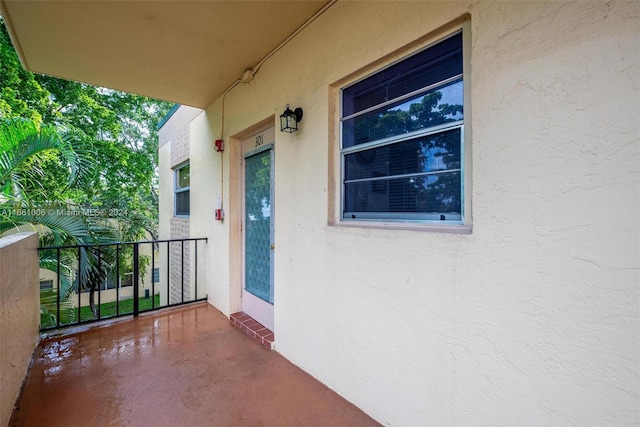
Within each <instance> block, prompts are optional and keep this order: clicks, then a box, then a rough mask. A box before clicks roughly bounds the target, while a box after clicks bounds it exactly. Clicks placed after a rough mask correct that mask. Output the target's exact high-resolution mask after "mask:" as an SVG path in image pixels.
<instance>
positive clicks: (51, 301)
mask: <svg viewBox="0 0 640 427" xmlns="http://www.w3.org/2000/svg"><path fill="white" fill-rule="evenodd" d="M199 242H204V243H205V244H206V243H207V239H206V238H191V239H169V240H146V241H138V242H113V243H104V244H100V245H67V246H50V247H42V248H38V250H39V252H40V255H41V268H45V269H48V270H50V271H51V272H52V273H53V272H55V279H54V281H55V286H52V289H51V290H45V291H44V292H43V290H42V289H41V294H40V306H41V317H40V319H41V321H40V330H41V331H48V330H52V329H59V328H64V327H68V326H75V325H79V324H84V323H90V322H97V321H100V320H105V319H108V318H115V317H122V316H129V315H133V316H134V317H137V316H138V315H139V314H140V313H144V312H148V311H153V310H158V309H161V308H167V307H175V306H179V305H183V304H189V303H193V302H198V301H205V300H206V299H207V296H206V295H204V296H203V297H199V295H198V273H199V271H198V243H199ZM178 244H179V245H180V246H179V248H177V246H178ZM185 245H186V248H187V250H188V251H189V252H188V253H186V254H185ZM145 246H148V247H149V248H150V249H151V250H150V254H149V255H141V254H140V249H141V248H143V247H145ZM191 248H193V253H191ZM163 250H164V251H166V253H165V254H164V256H165V257H166V266H165V267H166V268H164V269H163V268H162V266H160V265H158V267H157V270H156V260H157V256H159V255H160V254H161V252H162V251H163ZM185 255H186V260H187V263H186V264H187V269H185ZM43 259H45V262H43ZM191 261H193V263H192V262H191ZM178 262H179V264H180V267H179V271H176V270H177V269H178V268H176V266H177V264H178ZM53 264H55V270H53V269H50V268H48V267H53ZM192 266H193V270H192V269H191V267H192ZM128 270H130V272H129V271H128ZM156 271H157V273H158V274H157V276H156ZM123 273H124V275H131V281H130V283H128V284H126V285H125V286H124V288H128V287H129V286H130V287H131V288H132V289H131V294H132V295H131V298H128V297H127V296H126V295H125V296H124V298H123V295H122V290H123ZM142 275H144V276H145V277H150V279H151V280H150V284H145V295H144V297H143V298H141V296H140V279H141V276H142ZM185 275H186V276H188V277H187V280H188V282H187V286H188V287H187V288H186V289H185ZM156 278H158V282H159V283H158V286H156V283H157V282H156ZM163 282H164V283H163ZM149 288H150V289H149ZM114 290H115V292H114ZM105 291H111V292H110V294H111V295H105V298H108V297H110V298H109V299H112V300H113V301H108V302H106V303H103V301H102V299H103V295H102V294H103V292H105ZM149 291H150V292H149ZM114 293H115V298H114V295H113V294H114ZM74 294H75V295H74ZM85 294H88V300H89V301H88V303H86V304H84V305H83V303H82V300H83V295H85ZM96 295H97V301H96ZM74 296H75V297H76V298H77V301H76V302H77V304H74V300H72V298H73V297H74ZM85 299H87V298H85ZM141 300H142V305H141ZM129 306H130V308H129Z"/></svg>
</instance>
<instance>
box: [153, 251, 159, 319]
mask: <svg viewBox="0 0 640 427" xmlns="http://www.w3.org/2000/svg"><path fill="white" fill-rule="evenodd" d="M155 249H156V246H155V243H151V310H155V309H156V273H155V271H156V268H155V267H156V251H155ZM159 274H160V271H158V275H159Z"/></svg>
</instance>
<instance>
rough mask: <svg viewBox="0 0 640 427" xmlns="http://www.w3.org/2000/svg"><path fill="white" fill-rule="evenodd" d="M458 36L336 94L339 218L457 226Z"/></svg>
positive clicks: (460, 196) (460, 166)
mask: <svg viewBox="0 0 640 427" xmlns="http://www.w3.org/2000/svg"><path fill="white" fill-rule="evenodd" d="M462 44H463V39H462V32H459V33H456V34H454V35H452V36H450V37H448V38H447V39H445V40H443V41H440V42H439V43H437V44H435V45H432V46H431V47H429V48H427V49H425V50H423V51H421V52H419V53H417V54H415V55H413V56H410V57H408V58H406V59H404V60H402V61H400V62H397V63H395V64H394V65H392V66H390V67H388V68H385V69H383V70H381V71H378V72H377V73H375V74H373V75H371V76H369V77H367V78H365V79H363V80H361V81H358V82H356V83H354V84H352V85H351V86H348V87H346V88H343V89H342V113H341V147H340V155H341V162H342V179H343V182H342V219H343V220H365V221H412V222H436V221H437V222H439V223H441V222H446V223H453V224H462V223H463V221H464V212H463V209H464V180H463V170H464V149H463V147H464V144H463V142H464V111H463V105H464V102H463V52H462Z"/></svg>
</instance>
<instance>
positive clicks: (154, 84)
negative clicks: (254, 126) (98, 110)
mask: <svg viewBox="0 0 640 427" xmlns="http://www.w3.org/2000/svg"><path fill="white" fill-rule="evenodd" d="M327 3H328V1H326V0H320V1H100V0H92V1H87V0H82V1H81V0H74V1H30V0H0V12H1V14H2V16H3V17H4V19H5V23H6V25H7V27H8V28H9V32H10V34H11V38H12V40H13V43H14V45H15V47H16V50H17V51H18V55H19V56H20V58H21V60H22V63H23V65H24V67H25V68H27V69H29V70H31V71H33V72H37V73H42V74H49V75H52V76H56V77H61V78H64V79H69V80H77V81H82V82H86V83H91V84H94V85H98V86H104V87H109V88H113V89H118V90H122V91H127V92H133V93H138V94H142V95H146V96H150V97H154V98H160V99H164V100H167V101H172V102H177V103H180V104H184V105H190V106H194V107H199V108H205V107H207V106H209V105H210V104H211V103H212V102H213V101H214V100H215V99H216V98H217V97H218V96H219V95H220V94H221V93H222V92H223V91H224V90H225V89H226V88H227V87H228V86H229V85H231V84H232V83H233V82H234V81H236V80H237V79H239V78H240V77H241V76H242V74H243V72H244V71H245V70H246V69H249V68H253V67H254V66H255V65H256V64H257V63H258V62H260V60H261V59H263V58H264V57H265V56H266V55H267V54H268V53H269V52H271V51H272V50H273V49H274V48H275V47H276V46H278V45H279V44H280V43H281V42H282V41H284V40H285V39H286V38H287V37H288V36H289V35H290V34H292V33H293V32H294V31H295V30H296V29H298V28H299V27H300V26H301V25H302V24H303V23H304V22H305V21H307V20H308V19H309V18H310V17H312V16H313V15H314V14H315V13H316V12H318V11H319V10H321V9H322V8H323V7H324V6H325V5H326V4H327Z"/></svg>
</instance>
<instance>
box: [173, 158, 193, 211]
mask: <svg viewBox="0 0 640 427" xmlns="http://www.w3.org/2000/svg"><path fill="white" fill-rule="evenodd" d="M189 166H190V164H189V163H183V164H181V165H180V166H178V167H176V168H175V169H174V170H173V216H174V217H177V218H188V217H190V216H191V199H189V212H188V213H186V214H185V213H178V197H177V196H178V194H180V193H184V192H189V196H191V171H189V185H188V186H186V187H181V188H178V182H179V173H180V171H181V170H182V169H184V168H186V167H189Z"/></svg>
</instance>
